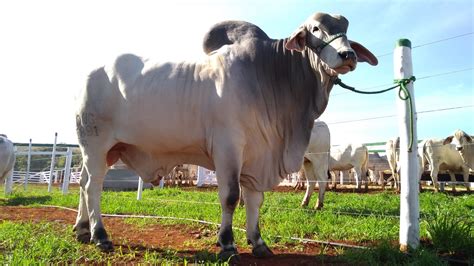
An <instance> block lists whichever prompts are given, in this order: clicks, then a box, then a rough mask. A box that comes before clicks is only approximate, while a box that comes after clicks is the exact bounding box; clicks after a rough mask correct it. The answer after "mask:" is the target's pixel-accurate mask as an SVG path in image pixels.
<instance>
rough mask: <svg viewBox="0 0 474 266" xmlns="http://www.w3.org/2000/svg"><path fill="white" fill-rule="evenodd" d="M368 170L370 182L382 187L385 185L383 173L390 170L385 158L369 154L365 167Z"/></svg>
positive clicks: (377, 154)
mask: <svg viewBox="0 0 474 266" xmlns="http://www.w3.org/2000/svg"><path fill="white" fill-rule="evenodd" d="M367 168H368V170H369V178H370V182H372V183H376V184H379V185H381V186H382V188H383V187H384V185H385V180H384V173H385V171H387V169H389V168H390V164H389V162H388V160H387V156H381V155H380V154H379V153H378V152H374V153H371V154H369V163H368V166H367Z"/></svg>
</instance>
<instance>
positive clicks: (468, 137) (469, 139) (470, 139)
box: [464, 134, 472, 143]
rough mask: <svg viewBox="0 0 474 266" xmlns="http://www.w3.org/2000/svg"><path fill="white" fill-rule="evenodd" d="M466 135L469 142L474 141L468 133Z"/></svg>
mask: <svg viewBox="0 0 474 266" xmlns="http://www.w3.org/2000/svg"><path fill="white" fill-rule="evenodd" d="M464 137H465V138H466V140H467V142H469V143H471V142H472V138H471V136H469V135H468V134H465V135H464Z"/></svg>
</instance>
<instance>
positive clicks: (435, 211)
mask: <svg viewBox="0 0 474 266" xmlns="http://www.w3.org/2000/svg"><path fill="white" fill-rule="evenodd" d="M315 196H317V195H315ZM302 197H303V193H302V192H292V193H289V192H268V193H265V201H264V205H263V206H262V208H261V219H260V221H261V226H260V227H261V231H262V235H263V237H264V239H265V240H266V242H267V243H268V244H269V245H270V246H271V247H285V246H292V247H296V248H297V247H298V243H299V242H298V241H296V240H292V239H291V237H297V238H306V239H313V240H323V241H332V242H344V243H351V244H356V245H364V246H370V247H374V249H370V250H365V251H356V252H355V251H352V250H350V251H347V250H341V252H340V253H341V256H342V257H344V260H346V261H347V262H348V263H350V261H351V260H356V261H358V258H360V257H358V256H363V257H364V261H367V263H368V264H371V262H373V263H374V264H379V263H381V262H382V263H390V262H394V263H401V264H403V263H412V262H413V261H412V260H413V259H415V263H421V262H423V261H426V262H430V264H432V263H441V264H442V263H443V260H440V259H439V257H437V256H436V255H443V256H444V255H446V254H448V255H452V254H461V256H462V257H463V258H466V256H467V259H471V260H472V259H473V258H472V257H471V258H469V255H470V256H472V252H471V254H469V251H472V250H474V241H473V237H474V229H473V226H472V225H474V195H472V194H470V195H469V194H465V195H459V196H452V195H448V194H443V193H437V194H435V193H432V192H425V193H422V194H421V195H420V211H421V223H420V227H421V238H422V239H423V243H427V244H426V245H423V246H422V247H421V248H420V249H419V250H418V251H414V254H416V255H412V256H410V258H406V256H404V255H403V254H401V253H400V252H398V251H397V248H396V243H397V242H398V230H399V218H398V217H397V216H398V214H399V195H397V194H394V193H392V192H382V193H374V194H357V193H336V192H328V193H326V199H325V206H324V210H322V211H314V210H313V209H311V208H301V207H299V204H300V201H301V199H302ZM315 201H316V197H313V198H312V201H311V203H310V206H313V205H314V203H315ZM77 204H78V190H77V188H76V189H71V190H70V193H69V194H68V195H62V194H61V193H60V192H59V191H58V190H56V191H54V192H52V193H48V192H47V191H46V189H45V188H44V187H34V186H33V187H30V188H29V189H28V191H27V192H22V191H21V190H20V189H17V190H15V192H14V194H13V195H11V196H9V197H5V196H3V197H0V205H3V206H15V205H25V206H30V207H35V206H40V205H56V206H64V207H70V208H77ZM102 212H103V213H109V214H141V215H159V216H167V217H175V218H191V219H198V220H204V221H209V222H214V223H219V222H220V206H219V204H218V199H217V193H216V192H215V191H208V190H204V191H203V190H198V189H189V188H187V189H186V188H184V189H179V188H168V189H154V190H146V191H144V192H143V199H142V200H141V201H137V200H136V192H104V193H103V194H102ZM443 219H444V220H443ZM126 221H127V223H130V224H133V225H135V226H138V227H144V228H145V227H147V226H149V225H150V224H156V223H160V224H184V225H186V226H196V223H195V222H191V221H187V220H178V219H136V218H134V219H132V218H129V219H127V220H126ZM443 225H444V227H443ZM446 225H452V226H451V227H449V228H448V226H446ZM70 227H71V225H64V224H60V225H58V224H54V223H43V224H39V225H33V224H29V223H26V224H25V223H23V224H19V223H15V222H9V221H4V222H3V223H0V241H1V242H0V248H1V249H2V251H0V253H2V252H3V253H2V254H1V255H0V256H3V260H4V261H7V262H11V264H13V265H15V264H17V263H19V264H25V263H26V264H28V262H30V261H28V258H30V259H32V260H34V261H35V260H36V261H38V260H39V261H42V262H61V261H65V262H71V261H75V260H77V258H78V256H79V257H81V258H84V257H87V259H88V260H90V261H96V262H97V261H102V260H104V257H103V256H101V255H100V254H99V253H98V252H97V251H96V250H95V249H94V248H93V247H92V246H86V245H80V244H78V243H76V242H75V241H74V239H73V234H72V233H71V232H70ZM234 227H237V228H245V209H244V208H238V209H237V210H236V212H235V216H234ZM466 228H467V229H466ZM213 229H214V230H215V229H216V227H214V228H213ZM436 230H437V231H436ZM462 230H464V231H462ZM440 231H441V232H440ZM458 231H460V232H458ZM234 233H235V238H236V241H237V245H238V246H245V245H246V239H245V233H244V232H241V231H239V230H234ZM456 233H458V235H456ZM22 234H24V235H37V236H44V238H41V239H39V240H37V241H35V245H36V244H37V243H44V245H46V247H45V248H46V249H47V250H46V251H41V250H35V249H40V247H36V248H31V247H30V248H24V247H23V248H19V247H21V245H26V246H28V245H32V243H27V242H28V240H24V241H19V242H18V240H17V239H22V238H23V237H22ZM453 235H455V236H457V239H452V240H450V239H449V238H450V237H452V236H453ZM64 236H65V237H64ZM443 237H444V238H443ZM460 238H462V239H463V238H465V242H463V243H464V244H462V245H461V247H459V244H458V245H456V242H458V243H460V242H462V239H460ZM12 239H15V240H12ZM26 239H27V238H26ZM12 241H13V242H12ZM15 241H16V244H15V245H13V246H12V245H9V244H8V243H15ZM214 241H215V239H214ZM447 241H448V242H449V241H452V242H454V244H452V245H450V244H449V243H447ZM48 243H52V244H48ZM448 246H449V248H448ZM463 246H464V247H463ZM470 248H473V249H472V250H471V249H470ZM57 249H60V250H67V251H68V252H61V254H64V255H63V256H64V257H61V256H60V257H51V256H53V255H54V256H57V254H56V253H54V252H53V253H54V254H52V253H51V250H57ZM18 252H20V253H18ZM22 252H23V253H22ZM25 252H30V253H31V254H30V253H25ZM367 252H369V253H367ZM380 253H382V254H383V255H381V254H380ZM35 254H36V255H35ZM38 254H44V255H41V256H40V255H38ZM78 254H81V255H78ZM127 254H128V256H130V254H131V253H130V252H128V253H127ZM466 254H467V255H466ZM114 256H119V255H117V254H115V255H114ZM142 257H143V258H142V261H143V262H153V261H155V262H156V261H159V262H166V261H171V262H178V263H181V264H185V261H183V258H179V257H173V256H171V255H170V254H156V252H150V253H149V254H146V255H145V256H144V255H142ZM211 257H212V256H211ZM0 258H2V257H0ZM20 258H24V260H20ZM43 259H44V260H43ZM116 259H117V258H116V257H113V256H112V257H107V261H109V262H110V261H112V262H113V261H115V260H116ZM18 260H19V261H18ZM393 260H395V261H393ZM190 261H191V262H192V261H193V259H192V258H191V259H190ZM204 261H206V259H204ZM186 262H187V260H186ZM208 262H209V263H214V262H215V260H214V259H210V260H209V261H208Z"/></svg>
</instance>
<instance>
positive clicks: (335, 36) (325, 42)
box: [306, 32, 346, 55]
mask: <svg viewBox="0 0 474 266" xmlns="http://www.w3.org/2000/svg"><path fill="white" fill-rule="evenodd" d="M341 37H346V34H345V33H344V32H340V33H336V34H333V35H329V36H328V38H326V40H321V44H320V45H318V46H316V47H312V46H311V45H310V43H309V42H308V38H306V46H308V47H309V48H310V49H311V50H313V52H315V53H316V54H318V55H319V54H320V53H321V51H322V50H323V49H324V47H326V46H328V45H329V44H330V43H331V42H333V41H334V40H336V39H338V38H341Z"/></svg>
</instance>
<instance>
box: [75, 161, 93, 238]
mask: <svg viewBox="0 0 474 266" xmlns="http://www.w3.org/2000/svg"><path fill="white" fill-rule="evenodd" d="M88 180H89V174H88V173H87V170H86V169H85V167H84V166H83V167H82V170H81V180H80V194H79V208H78V212H77V218H76V224H75V225H74V231H75V232H76V238H77V240H78V241H79V242H81V243H89V242H90V240H91V231H90V224H89V214H88V212H87V203H86V198H85V195H84V193H85V187H86V184H87V181H88Z"/></svg>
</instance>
